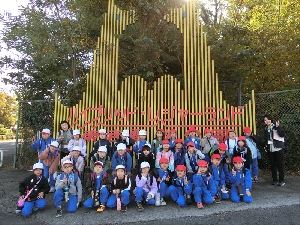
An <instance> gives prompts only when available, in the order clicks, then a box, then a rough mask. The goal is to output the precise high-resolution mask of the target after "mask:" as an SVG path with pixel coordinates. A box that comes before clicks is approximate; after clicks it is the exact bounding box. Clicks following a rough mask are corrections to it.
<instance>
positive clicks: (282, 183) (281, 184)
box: [277, 181, 285, 187]
mask: <svg viewBox="0 0 300 225" xmlns="http://www.w3.org/2000/svg"><path fill="white" fill-rule="evenodd" d="M284 185H285V183H284V182H283V181H281V182H279V183H277V186H281V187H282V186H284Z"/></svg>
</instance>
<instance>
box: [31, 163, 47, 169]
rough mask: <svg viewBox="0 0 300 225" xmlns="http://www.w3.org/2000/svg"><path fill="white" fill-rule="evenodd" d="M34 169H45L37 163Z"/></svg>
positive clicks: (41, 164)
mask: <svg viewBox="0 0 300 225" xmlns="http://www.w3.org/2000/svg"><path fill="white" fill-rule="evenodd" d="M32 169H33V170H35V169H44V166H43V163H35V164H33V167H32Z"/></svg>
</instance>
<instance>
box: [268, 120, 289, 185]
mask: <svg viewBox="0 0 300 225" xmlns="http://www.w3.org/2000/svg"><path fill="white" fill-rule="evenodd" d="M264 122H265V124H266V126H265V129H264V134H265V144H266V150H267V152H268V153H269V155H270V161H271V171H272V178H273V182H272V185H277V186H284V185H285V183H284V169H283V154H284V151H283V148H284V130H283V129H282V127H281V126H280V125H279V120H277V121H276V122H275V124H273V123H272V120H271V116H270V115H265V116H264ZM277 170H278V173H279V180H278V179H277ZM278 181H279V182H278Z"/></svg>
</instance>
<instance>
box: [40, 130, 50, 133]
mask: <svg viewBox="0 0 300 225" xmlns="http://www.w3.org/2000/svg"><path fill="white" fill-rule="evenodd" d="M41 133H42V134H43V133H44V134H51V132H50V130H49V129H43V130H42V132H41Z"/></svg>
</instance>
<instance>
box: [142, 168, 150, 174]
mask: <svg viewBox="0 0 300 225" xmlns="http://www.w3.org/2000/svg"><path fill="white" fill-rule="evenodd" d="M149 170H150V168H149V167H145V168H142V173H143V174H148V173H149Z"/></svg>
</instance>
